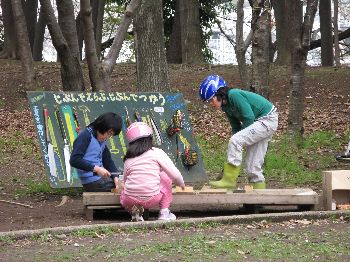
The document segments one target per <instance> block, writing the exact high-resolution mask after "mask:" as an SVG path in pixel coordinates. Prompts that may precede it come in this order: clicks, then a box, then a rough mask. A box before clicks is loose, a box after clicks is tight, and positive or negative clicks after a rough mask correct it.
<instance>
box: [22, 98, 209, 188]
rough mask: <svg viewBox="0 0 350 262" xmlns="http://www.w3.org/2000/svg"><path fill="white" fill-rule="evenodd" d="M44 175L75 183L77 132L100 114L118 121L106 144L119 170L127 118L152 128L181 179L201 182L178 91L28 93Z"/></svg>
mask: <svg viewBox="0 0 350 262" xmlns="http://www.w3.org/2000/svg"><path fill="white" fill-rule="evenodd" d="M27 96H28V99H29V102H30V106H31V110H32V114H33V118H34V125H35V127H36V131H37V137H38V140H39V144H40V148H41V152H42V156H43V159H44V164H45V168H46V173H47V176H48V179H49V182H50V185H51V186H52V187H54V188H67V187H80V186H81V184H80V180H79V178H78V176H77V170H76V169H75V168H73V167H71V166H70V165H69V158H70V153H71V151H72V147H73V142H74V140H75V138H76V137H77V136H78V134H79V131H80V130H83V129H84V128H85V127H86V126H87V125H89V124H90V123H91V122H93V121H94V120H95V119H96V118H97V117H98V116H99V115H101V114H103V113H105V112H114V113H117V114H118V115H120V116H121V117H122V119H123V128H122V132H121V133H120V135H119V136H114V137H112V138H110V139H109V140H108V142H107V146H108V148H109V150H110V152H111V154H112V159H113V161H114V162H115V164H116V166H117V167H118V168H119V169H123V161H122V158H123V156H124V155H125V153H126V147H127V141H126V137H125V130H126V128H127V125H128V120H130V121H131V122H134V121H143V122H146V123H147V124H148V125H149V126H150V127H152V129H153V141H154V144H155V146H156V147H159V148H161V149H163V150H164V151H165V152H166V153H167V154H168V156H169V157H170V158H171V159H172V161H173V162H174V164H175V165H176V166H177V168H178V169H179V170H180V172H181V173H182V175H183V177H184V180H185V182H187V183H192V182H202V181H207V179H208V178H207V175H206V173H205V170H204V167H203V161H202V158H201V154H200V152H199V148H198V145H197V143H196V140H195V137H194V135H193V129H192V126H191V123H190V119H189V115H188V111H187V109H186V105H185V102H184V99H183V96H182V94H181V93H118V92H110V93H107V92H95V93H83V92H28V93H27Z"/></svg>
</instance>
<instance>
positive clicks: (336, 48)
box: [333, 0, 341, 67]
mask: <svg viewBox="0 0 350 262" xmlns="http://www.w3.org/2000/svg"><path fill="white" fill-rule="evenodd" d="M338 8H339V2H338V0H334V8H333V9H334V21H333V25H334V60H335V65H336V66H338V67H339V66H341V64H340V48H339V30H338V12H339V9H338Z"/></svg>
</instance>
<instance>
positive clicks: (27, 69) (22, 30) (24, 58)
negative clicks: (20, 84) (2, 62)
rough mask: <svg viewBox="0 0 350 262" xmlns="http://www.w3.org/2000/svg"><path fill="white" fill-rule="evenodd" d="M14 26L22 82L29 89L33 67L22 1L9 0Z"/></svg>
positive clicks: (32, 76)
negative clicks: (22, 75) (22, 76)
mask: <svg viewBox="0 0 350 262" xmlns="http://www.w3.org/2000/svg"><path fill="white" fill-rule="evenodd" d="M11 3H12V12H13V18H14V19H13V20H14V22H15V23H14V26H15V29H16V30H15V31H16V36H17V50H18V54H19V57H20V59H21V63H22V68H23V73H24V84H25V88H26V90H30V89H31V88H32V87H33V86H34V76H35V75H34V69H33V59H32V53H31V49H30V43H29V38H28V32H27V25H26V19H25V16H24V13H23V7H22V1H21V0H11Z"/></svg>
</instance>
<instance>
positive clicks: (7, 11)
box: [0, 0, 17, 59]
mask: <svg viewBox="0 0 350 262" xmlns="http://www.w3.org/2000/svg"><path fill="white" fill-rule="evenodd" d="M0 4H1V9H2V15H3V19H4V48H3V49H2V51H1V52H0V58H7V59H16V58H17V50H16V46H17V40H16V30H15V28H14V20H13V13H12V6H11V0H1V1H0Z"/></svg>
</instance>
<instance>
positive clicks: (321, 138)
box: [197, 131, 348, 186]
mask: <svg viewBox="0 0 350 262" xmlns="http://www.w3.org/2000/svg"><path fill="white" fill-rule="evenodd" d="M347 137H348V136H345V138H338V137H337V136H336V134H335V133H334V132H331V131H318V132H315V133H312V134H310V135H308V136H305V137H304V138H303V139H301V138H294V139H293V140H290V138H289V137H288V136H287V135H284V136H282V137H280V138H279V139H278V140H274V141H271V142H270V143H269V150H268V152H267V154H266V157H265V164H264V173H265V176H266V178H267V180H268V179H269V178H272V179H276V180H278V181H279V182H280V183H282V184H283V185H286V186H298V185H308V184H310V185H311V184H312V185H315V184H318V183H321V182H322V175H321V172H322V171H323V170H326V169H329V168H330V167H334V166H337V161H336V160H335V157H334V156H335V154H336V152H338V151H339V148H341V147H342V145H344V144H347V143H348V141H346V139H347ZM197 142H198V145H199V147H200V148H201V153H202V157H203V161H204V166H205V168H206V170H207V171H208V172H209V173H218V172H221V171H222V167H223V164H224V162H225V161H226V155H227V153H226V148H227V143H228V139H222V138H219V137H218V136H213V137H211V138H209V139H204V138H203V137H202V136H200V135H199V136H198V137H197Z"/></svg>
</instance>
